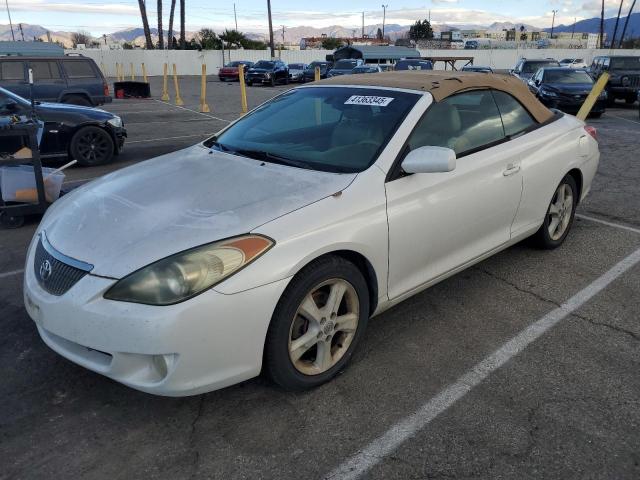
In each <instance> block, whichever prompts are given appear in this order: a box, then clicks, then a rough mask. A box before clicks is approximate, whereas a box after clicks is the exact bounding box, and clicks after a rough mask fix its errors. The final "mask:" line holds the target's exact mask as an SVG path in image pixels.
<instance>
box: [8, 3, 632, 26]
mask: <svg viewBox="0 0 640 480" xmlns="http://www.w3.org/2000/svg"><path fill="white" fill-rule="evenodd" d="M384 1H385V3H387V4H388V5H389V6H388V9H387V22H388V23H399V24H409V23H412V22H414V21H415V20H417V19H420V18H425V17H426V15H427V10H429V9H430V10H431V19H432V21H433V22H434V23H448V24H456V23H458V24H461V23H476V24H490V23H492V22H494V21H510V22H516V23H520V22H523V23H528V24H531V25H535V26H538V27H549V26H551V11H552V10H558V13H557V15H556V24H560V23H573V19H574V18H577V19H578V20H580V19H583V18H590V17H594V16H598V15H599V14H600V1H599V0H521V1H513V0H510V1H507V0H484V1H480V0H432V1H424V0H396V1H394V0H384ZM2 3H4V2H0V6H1V7H4V5H2ZM178 3H179V2H178ZM186 3H187V30H198V29H199V28H201V27H205V26H206V27H212V28H214V29H216V30H219V29H221V28H224V27H228V28H233V24H234V23H233V3H234V2H233V1H232V0H229V1H223V0H186ZM630 3H631V1H630V0H625V6H624V7H623V8H624V10H623V11H627V10H628V8H629V4H630ZM235 4H236V9H237V13H238V27H239V29H240V30H244V31H266V30H267V14H266V11H267V8H266V0H236V1H235ZM163 5H164V7H163V9H164V15H163V17H164V18H165V20H164V23H165V28H166V25H167V24H168V17H169V6H170V0H164V1H163ZM271 5H272V9H273V23H274V28H275V26H280V25H286V26H288V27H294V26H313V27H327V26H329V25H341V26H343V27H357V26H359V25H360V22H361V12H362V11H364V12H365V22H366V23H367V24H375V23H380V22H381V21H382V8H381V6H380V5H381V3H378V2H374V1H361V0H349V1H345V0H316V1H306V2H301V1H300V0H272V2H271ZM605 5H606V9H607V12H606V15H607V16H613V15H615V14H616V13H617V8H618V5H619V0H606V1H605ZM156 6H157V1H156V0H147V8H148V10H149V17H150V22H151V23H152V24H153V23H155V22H156V20H155V17H156V8H157V7H156ZM303 6H304V7H305V8H303ZM9 7H10V8H11V15H12V19H13V21H14V23H18V22H24V23H30V24H37V25H42V26H44V27H46V28H48V29H50V30H53V31H56V30H66V31H76V30H88V31H89V32H91V33H93V34H96V35H97V34H102V33H109V32H113V31H116V30H121V29H123V28H128V27H138V26H141V23H140V20H139V14H138V13H139V11H138V3H137V0H113V1H108V0H9ZM7 23H8V18H7V14H6V11H5V10H4V8H0V24H7ZM176 23H177V22H176Z"/></svg>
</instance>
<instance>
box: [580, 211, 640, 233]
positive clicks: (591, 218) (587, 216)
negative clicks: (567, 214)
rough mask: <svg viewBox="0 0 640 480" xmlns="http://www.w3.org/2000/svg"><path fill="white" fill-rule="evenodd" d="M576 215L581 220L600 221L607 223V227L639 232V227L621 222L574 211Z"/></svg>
mask: <svg viewBox="0 0 640 480" xmlns="http://www.w3.org/2000/svg"><path fill="white" fill-rule="evenodd" d="M576 217H578V218H581V219H583V220H588V221H590V222H596V223H601V224H603V225H607V226H609V227H614V228H619V229H621V230H628V231H629V232H633V233H640V228H633V227H629V226H627V225H623V224H621V223H613V222H608V221H606V220H600V219H599V218H596V217H591V216H589V215H583V214H581V213H576Z"/></svg>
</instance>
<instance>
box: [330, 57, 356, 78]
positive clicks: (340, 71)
mask: <svg viewBox="0 0 640 480" xmlns="http://www.w3.org/2000/svg"><path fill="white" fill-rule="evenodd" d="M363 63H364V62H363V61H362V59H360V58H358V59H356V58H347V59H344V60H338V61H337V62H336V63H334V64H333V67H332V68H331V70H329V72H328V73H327V78H331V77H338V76H340V75H351V74H352V73H353V69H354V68H356V67H357V66H359V65H362V64H363Z"/></svg>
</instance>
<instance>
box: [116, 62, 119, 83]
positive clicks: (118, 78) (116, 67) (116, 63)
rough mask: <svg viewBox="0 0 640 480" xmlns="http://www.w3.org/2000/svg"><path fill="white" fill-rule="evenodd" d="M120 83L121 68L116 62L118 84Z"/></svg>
mask: <svg viewBox="0 0 640 480" xmlns="http://www.w3.org/2000/svg"><path fill="white" fill-rule="evenodd" d="M119 81H120V67H119V66H118V62H116V82H119Z"/></svg>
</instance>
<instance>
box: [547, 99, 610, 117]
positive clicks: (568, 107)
mask: <svg viewBox="0 0 640 480" xmlns="http://www.w3.org/2000/svg"><path fill="white" fill-rule="evenodd" d="M539 98H540V101H541V102H542V103H543V104H544V105H545V106H546V107H548V108H557V109H558V110H561V111H563V112H565V113H571V114H576V113H578V110H580V107H582V104H583V103H584V100H579V101H569V100H565V99H551V98H546V97H542V96H540V97H539ZM606 105H607V101H606V100H604V99H599V100H596V103H594V105H593V108H592V109H591V113H603V112H604V111H605V108H606Z"/></svg>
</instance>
